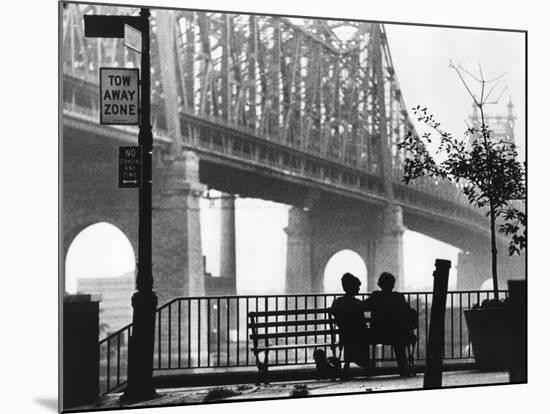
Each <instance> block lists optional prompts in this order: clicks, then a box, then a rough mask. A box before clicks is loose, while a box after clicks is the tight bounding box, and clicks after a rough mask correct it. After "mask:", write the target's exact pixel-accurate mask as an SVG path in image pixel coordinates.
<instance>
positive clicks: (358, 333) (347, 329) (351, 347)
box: [331, 273, 369, 377]
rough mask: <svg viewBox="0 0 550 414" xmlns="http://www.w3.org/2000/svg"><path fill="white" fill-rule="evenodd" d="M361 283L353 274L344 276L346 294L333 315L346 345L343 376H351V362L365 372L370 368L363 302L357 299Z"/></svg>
mask: <svg viewBox="0 0 550 414" xmlns="http://www.w3.org/2000/svg"><path fill="white" fill-rule="evenodd" d="M360 286H361V281H360V280H359V279H358V278H356V277H355V276H353V275H352V274H351V273H345V274H344V275H343V276H342V288H343V289H344V292H346V294H345V295H344V296H341V297H339V298H336V299H335V300H334V302H333V303H332V306H331V313H332V315H333V316H334V321H335V322H336V325H337V326H338V329H339V331H340V340H341V342H342V343H343V345H344V369H343V372H342V376H343V377H346V376H349V365H350V362H354V363H356V364H357V365H359V366H360V367H362V368H364V369H365V370H367V369H368V367H369V345H368V333H367V326H366V321H365V315H364V306H363V302H361V301H360V300H359V299H357V298H356V297H355V295H357V294H358V293H359V287H360Z"/></svg>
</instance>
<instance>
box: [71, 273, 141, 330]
mask: <svg viewBox="0 0 550 414" xmlns="http://www.w3.org/2000/svg"><path fill="white" fill-rule="evenodd" d="M76 286H77V292H78V293H89V294H96V295H101V302H100V305H99V309H100V313H99V324H100V336H101V337H102V338H104V337H105V336H107V335H109V334H110V333H111V332H115V331H117V330H118V329H120V328H122V327H124V326H126V325H128V324H130V323H131V322H132V304H131V298H132V294H133V293H134V291H135V276H134V272H130V273H126V274H125V275H122V276H119V277H107V278H89V279H88V278H85V279H84V278H82V279H77V281H76Z"/></svg>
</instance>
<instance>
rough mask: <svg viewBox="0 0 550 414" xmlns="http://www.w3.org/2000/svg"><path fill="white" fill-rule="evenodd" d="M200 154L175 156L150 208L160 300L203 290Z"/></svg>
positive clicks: (154, 264) (199, 294)
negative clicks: (151, 209) (161, 187)
mask: <svg viewBox="0 0 550 414" xmlns="http://www.w3.org/2000/svg"><path fill="white" fill-rule="evenodd" d="M205 189H206V187H205V186H204V185H202V184H201V183H200V182H199V158H198V157H197V155H196V154H195V153H193V152H190V151H188V152H185V153H184V154H183V156H181V157H178V158H177V159H175V160H174V161H173V163H172V165H171V167H170V168H169V172H168V174H167V176H166V178H165V182H164V188H163V190H162V191H161V194H159V196H158V197H156V200H155V201H156V203H155V204H154V210H153V249H154V250H153V274H154V278H155V290H156V292H157V294H158V296H159V304H162V303H165V302H166V301H168V300H170V299H172V298H174V297H177V296H201V295H203V294H204V291H205V290H204V266H203V259H202V247H201V231H200V197H201V195H202V193H203V192H204V190H205Z"/></svg>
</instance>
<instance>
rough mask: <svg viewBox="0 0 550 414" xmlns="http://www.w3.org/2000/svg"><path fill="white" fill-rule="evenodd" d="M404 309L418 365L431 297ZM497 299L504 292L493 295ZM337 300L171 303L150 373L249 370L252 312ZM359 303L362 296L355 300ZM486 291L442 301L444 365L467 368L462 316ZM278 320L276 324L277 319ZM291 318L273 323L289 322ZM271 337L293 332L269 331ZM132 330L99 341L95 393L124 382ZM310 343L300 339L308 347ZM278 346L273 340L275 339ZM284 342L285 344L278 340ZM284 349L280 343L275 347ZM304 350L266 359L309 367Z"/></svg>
mask: <svg viewBox="0 0 550 414" xmlns="http://www.w3.org/2000/svg"><path fill="white" fill-rule="evenodd" d="M404 295H405V298H406V299H407V301H408V302H409V304H410V306H411V307H412V308H413V309H415V310H416V311H417V312H418V317H419V318H418V319H419V326H418V330H417V336H418V346H417V347H416V350H415V358H416V360H417V361H418V363H419V364H420V365H422V363H423V361H425V359H426V344H427V342H428V321H429V314H430V309H431V302H432V293H431V292H414V293H413V292H408V293H404ZM499 295H500V297H501V298H505V297H507V296H508V292H507V291H499ZM338 296H341V295H340V294H307V295H265V296H216V297H188V298H175V299H173V300H171V301H170V302H168V303H166V304H164V305H163V306H161V307H160V308H158V309H157V311H156V324H155V354H154V366H153V368H154V370H155V371H157V372H158V371H165V370H194V369H228V368H233V367H254V366H255V358H254V355H253V353H252V351H251V349H250V348H251V345H252V344H251V342H250V339H249V332H247V314H248V312H254V311H269V310H285V309H304V308H305V309H308V308H309V309H311V308H318V307H329V306H330V305H331V304H332V301H333V300H334V299H335V298H336V297H338ZM358 297H360V298H361V299H365V298H367V297H368V294H360V295H358ZM491 297H492V291H455V292H449V293H448V295H447V312H446V315H445V317H446V324H445V326H446V328H445V329H446V332H445V353H444V362H446V363H450V362H454V363H467V362H473V353H472V349H471V347H470V345H469V344H470V338H469V334H468V330H467V328H466V322H465V319H464V315H463V311H464V310H465V309H468V308H471V307H472V306H473V305H474V304H475V303H481V301H483V300H484V299H487V298H491ZM279 318H280V319H279ZM288 318H292V316H284V317H276V319H274V320H273V321H284V320H290V319H288ZM273 329H274V332H281V330H282V329H287V330H292V329H295V328H294V327H285V326H279V327H274V328H273ZM131 332H132V325H128V326H126V327H124V328H122V329H120V330H118V331H117V332H115V333H113V334H111V335H110V336H108V337H107V338H105V339H103V340H102V341H100V343H99V345H100V391H101V393H102V394H105V393H108V392H111V391H113V390H116V389H117V388H119V387H120V386H122V385H124V384H125V383H126V380H127V359H128V342H129V338H130V335H131ZM314 339H315V338H311V337H309V338H308V337H304V338H300V341H303V342H304V343H308V341H313V340H314ZM277 340H279V339H277ZM280 340H281V341H285V340H286V341H288V338H284V339H280ZM280 344H284V342H280ZM312 354H313V351H312V350H311V349H310V350H309V352H308V350H307V349H300V350H297V349H293V350H291V351H289V350H279V351H275V352H273V353H272V354H271V356H270V359H271V360H273V361H274V362H275V363H276V364H278V365H302V364H313V363H314V361H313V359H312V356H313V355H312ZM376 359H377V361H378V364H379V365H384V364H385V363H387V362H388V361H390V360H393V351H392V349H391V347H390V346H382V345H379V346H377V348H376ZM392 363H393V362H392Z"/></svg>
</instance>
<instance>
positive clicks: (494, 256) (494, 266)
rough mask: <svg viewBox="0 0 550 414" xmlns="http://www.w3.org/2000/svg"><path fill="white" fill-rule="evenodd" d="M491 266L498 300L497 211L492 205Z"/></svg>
mask: <svg viewBox="0 0 550 414" xmlns="http://www.w3.org/2000/svg"><path fill="white" fill-rule="evenodd" d="M490 208H491V265H492V276H493V294H494V296H495V299H498V275H497V240H496V239H497V236H496V231H495V221H496V217H495V209H494V207H493V205H492V204H491V206H490Z"/></svg>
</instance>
